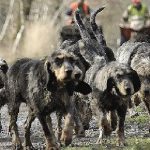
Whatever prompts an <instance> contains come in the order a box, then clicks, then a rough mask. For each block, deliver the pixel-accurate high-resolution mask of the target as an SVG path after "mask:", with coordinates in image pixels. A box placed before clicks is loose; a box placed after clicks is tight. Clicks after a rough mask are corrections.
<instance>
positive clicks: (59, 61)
mask: <svg viewBox="0 0 150 150" xmlns="http://www.w3.org/2000/svg"><path fill="white" fill-rule="evenodd" d="M55 63H56V65H58V66H59V65H61V64H62V63H63V59H62V58H56V59H55Z"/></svg>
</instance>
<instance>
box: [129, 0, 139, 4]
mask: <svg viewBox="0 0 150 150" xmlns="http://www.w3.org/2000/svg"><path fill="white" fill-rule="evenodd" d="M131 1H132V3H133V4H139V3H140V2H141V0H131Z"/></svg>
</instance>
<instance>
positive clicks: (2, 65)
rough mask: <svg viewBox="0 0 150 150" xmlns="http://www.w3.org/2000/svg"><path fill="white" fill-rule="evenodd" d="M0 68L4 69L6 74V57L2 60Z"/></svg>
mask: <svg viewBox="0 0 150 150" xmlns="http://www.w3.org/2000/svg"><path fill="white" fill-rule="evenodd" d="M0 69H1V70H2V71H3V73H4V74H6V73H7V71H8V64H7V62H6V61H5V60H4V59H1V60H0Z"/></svg>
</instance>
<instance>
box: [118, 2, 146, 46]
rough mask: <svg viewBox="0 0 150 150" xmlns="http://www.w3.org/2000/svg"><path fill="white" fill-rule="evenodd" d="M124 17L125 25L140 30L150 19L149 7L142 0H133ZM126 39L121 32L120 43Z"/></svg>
mask: <svg viewBox="0 0 150 150" xmlns="http://www.w3.org/2000/svg"><path fill="white" fill-rule="evenodd" d="M122 19H123V21H124V25H125V26H126V25H128V26H129V28H131V29H133V30H135V31H140V30H141V29H142V28H144V27H145V26H146V24H147V21H148V20H149V10H148V7H147V6H146V5H145V4H143V3H142V2H141V0H131V4H130V5H129V6H128V7H127V9H126V10H125V11H124V13H123V16H122ZM126 41H127V40H126V39H125V37H124V36H123V35H122V34H121V42H120V45H122V44H123V43H124V42H126Z"/></svg>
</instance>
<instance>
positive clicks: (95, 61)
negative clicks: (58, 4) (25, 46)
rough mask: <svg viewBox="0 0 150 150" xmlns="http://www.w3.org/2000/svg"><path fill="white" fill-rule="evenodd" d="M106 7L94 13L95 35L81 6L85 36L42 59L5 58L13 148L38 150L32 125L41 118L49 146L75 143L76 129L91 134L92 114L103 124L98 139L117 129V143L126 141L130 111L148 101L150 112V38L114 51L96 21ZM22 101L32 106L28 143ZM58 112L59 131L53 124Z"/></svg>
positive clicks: (2, 70)
mask: <svg viewBox="0 0 150 150" xmlns="http://www.w3.org/2000/svg"><path fill="white" fill-rule="evenodd" d="M103 9H104V7H101V8H99V9H97V10H95V11H94V12H93V13H92V14H91V17H90V26H91V30H92V32H93V34H94V36H95V39H93V38H91V37H90V34H89V32H88V30H87V28H86V25H85V24H84V23H83V20H82V18H81V17H80V12H79V11H76V12H75V14H74V19H75V23H76V25H77V26H78V29H79V31H80V34H81V40H79V41H77V42H75V41H73V40H67V41H64V42H63V43H62V44H61V45H60V47H59V48H58V49H57V50H55V51H54V52H53V53H52V54H50V55H49V56H47V57H45V58H43V59H39V60H35V59H31V58H21V59H18V60H16V61H15V62H14V63H13V64H12V65H11V66H8V64H7V62H6V60H4V59H1V60H0V88H1V89H0V106H1V107H2V106H4V105H7V106H8V114H9V116H10V124H9V132H10V133H11V137H12V145H13V149H19V150H20V149H27V150H33V149H34V147H33V145H32V142H31V139H30V128H31V125H32V122H33V121H34V120H35V118H38V120H39V122H40V124H41V126H42V129H43V132H44V136H45V143H46V150H59V149H61V146H62V145H65V146H67V145H69V144H71V142H72V138H73V134H76V136H78V138H80V137H83V136H85V130H87V129H88V128H89V122H90V120H91V118H92V116H94V118H96V120H97V124H98V127H99V136H98V139H97V143H98V144H105V142H106V139H108V137H109V136H110V135H111V133H112V131H115V130H116V134H117V145H119V146H125V145H126V144H127V143H126V141H125V134H124V123H125V117H126V114H127V111H128V110H131V109H134V107H135V106H137V105H139V103H141V102H144V103H145V106H146V108H147V110H148V112H149V114H150V38H149V36H148V35H146V33H144V34H143V35H137V37H135V38H134V39H133V40H130V41H128V42H126V43H124V44H123V45H122V46H121V47H119V48H118V50H116V52H117V53H116V54H114V53H113V51H112V49H111V48H110V47H108V46H107V42H106V40H105V37H104V35H103V34H102V32H101V30H100V29H99V28H98V26H97V24H96V16H97V14H98V13H99V12H101V11H102V10H103ZM21 103H26V105H27V107H28V116H27V118H26V121H25V124H24V127H25V128H24V143H22V142H21V139H20V137H19V131H18V125H17V117H18V113H19V107H20V105H21ZM53 112H55V113H56V116H57V122H58V123H57V133H54V131H53V128H52V124H53V122H52V119H51V116H50V114H51V113H53ZM2 127H3V126H2V124H1V125H0V129H2ZM147 130H148V132H150V129H147ZM104 141H105V142H104Z"/></svg>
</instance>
